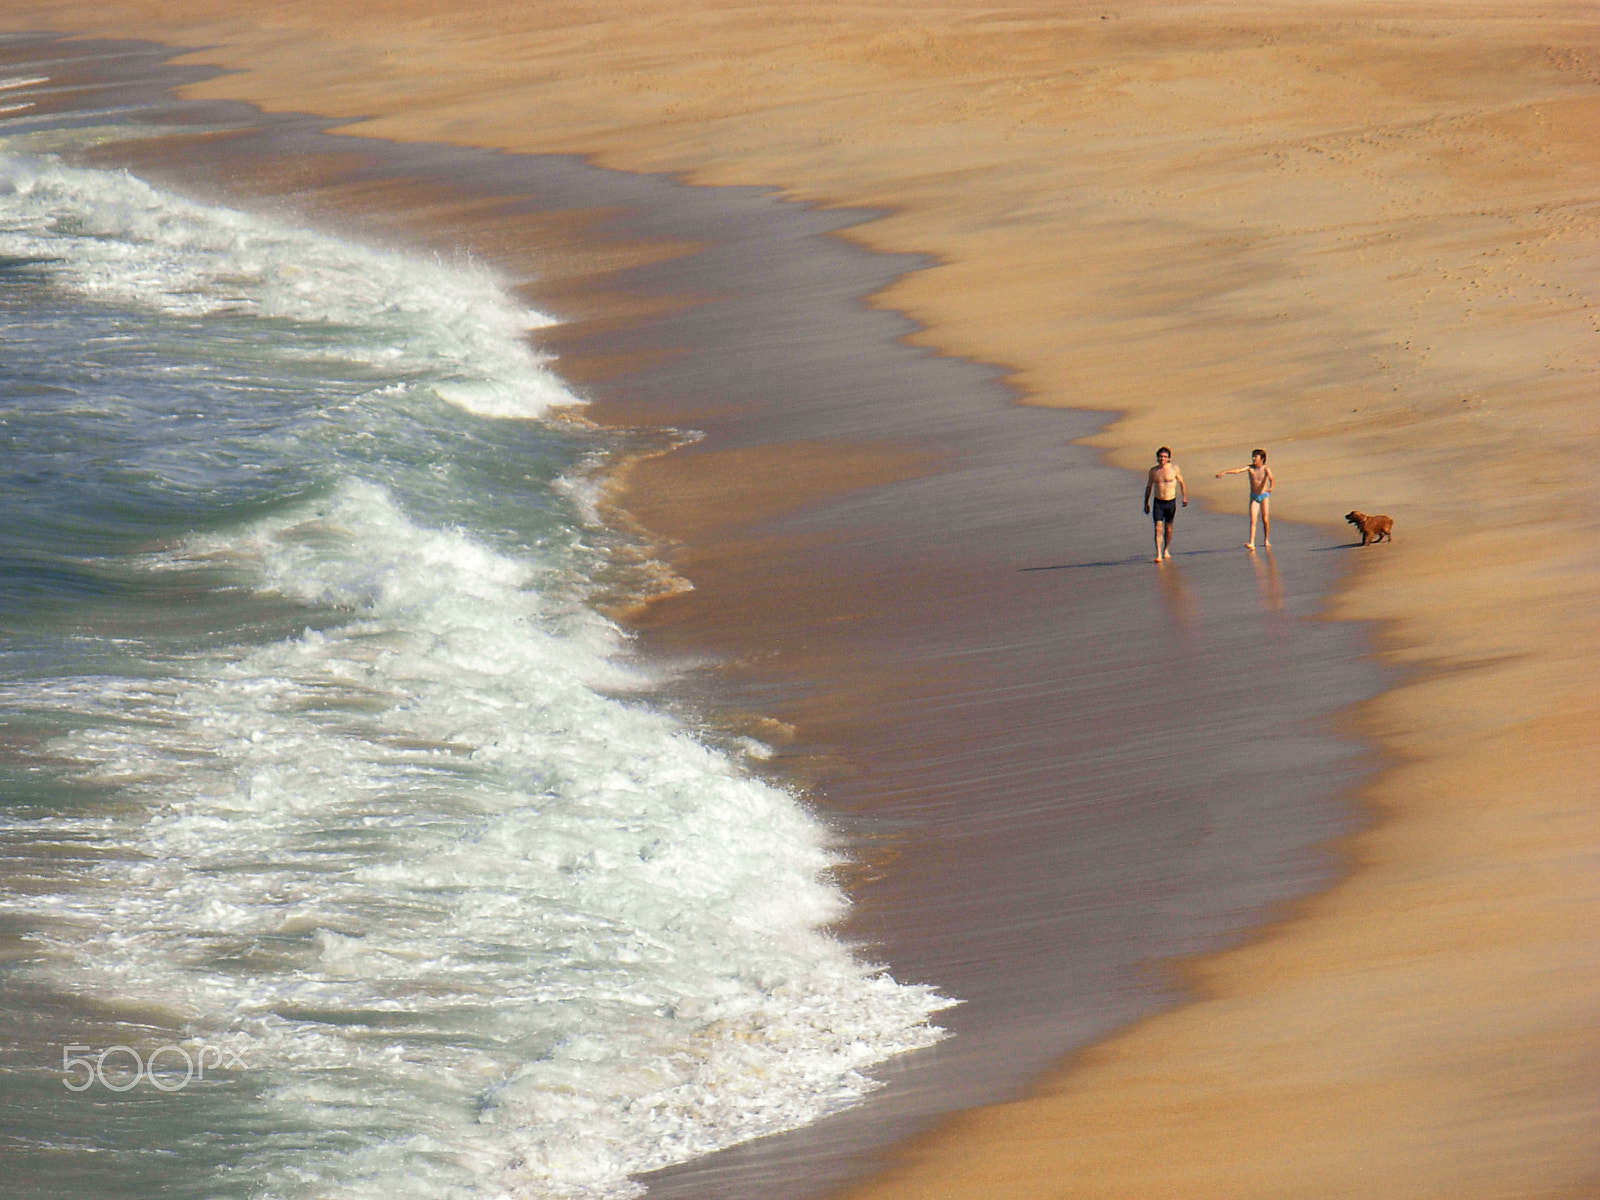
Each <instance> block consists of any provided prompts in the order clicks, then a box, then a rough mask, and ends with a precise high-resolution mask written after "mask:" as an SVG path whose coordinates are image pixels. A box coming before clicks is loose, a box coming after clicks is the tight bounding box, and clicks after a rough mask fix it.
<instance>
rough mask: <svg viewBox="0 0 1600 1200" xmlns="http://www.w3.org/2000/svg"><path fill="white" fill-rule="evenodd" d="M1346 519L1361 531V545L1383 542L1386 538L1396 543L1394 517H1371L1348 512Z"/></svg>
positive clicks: (1362, 513) (1360, 513) (1361, 513)
mask: <svg viewBox="0 0 1600 1200" xmlns="http://www.w3.org/2000/svg"><path fill="white" fill-rule="evenodd" d="M1344 519H1345V520H1346V521H1349V522H1350V524H1352V525H1354V526H1355V527H1356V528H1357V529H1359V530H1361V544H1362V545H1363V546H1365V545H1366V544H1367V543H1368V542H1381V541H1383V539H1384V538H1388V539H1389V540H1390V541H1391V542H1392V541H1394V518H1393V517H1384V516H1377V517H1369V516H1367V514H1366V513H1364V512H1347V513H1345V515H1344Z"/></svg>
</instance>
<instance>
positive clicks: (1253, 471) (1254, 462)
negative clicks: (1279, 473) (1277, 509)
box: [1217, 450, 1272, 550]
mask: <svg viewBox="0 0 1600 1200" xmlns="http://www.w3.org/2000/svg"><path fill="white" fill-rule="evenodd" d="M1241 471H1248V472H1250V540H1249V541H1248V542H1246V543H1245V544H1244V548H1245V549H1246V550H1254V549H1255V548H1256V513H1257V512H1258V511H1259V512H1260V513H1261V544H1262V545H1263V546H1265V547H1266V548H1267V549H1269V550H1270V549H1272V518H1271V516H1270V514H1269V512H1268V502H1269V501H1271V499H1272V468H1271V467H1269V466H1267V452H1266V451H1265V450H1252V451H1250V465H1249V466H1248V467H1229V468H1228V469H1227V470H1226V471H1218V472H1217V478H1218V479H1221V478H1222V477H1223V476H1224V475H1237V474H1239V473H1240V472H1241Z"/></svg>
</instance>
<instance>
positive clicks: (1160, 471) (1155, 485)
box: [1144, 446, 1189, 562]
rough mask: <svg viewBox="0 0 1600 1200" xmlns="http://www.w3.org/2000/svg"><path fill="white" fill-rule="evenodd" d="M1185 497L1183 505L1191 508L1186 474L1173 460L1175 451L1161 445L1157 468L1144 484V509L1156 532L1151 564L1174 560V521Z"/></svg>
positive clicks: (1153, 469) (1151, 470) (1152, 470)
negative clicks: (1153, 555)
mask: <svg viewBox="0 0 1600 1200" xmlns="http://www.w3.org/2000/svg"><path fill="white" fill-rule="evenodd" d="M1152 492H1154V493H1155V500H1156V506H1155V509H1154V510H1153V511H1152V509H1151V508H1150V494H1151V493H1152ZM1180 493H1181V494H1182V496H1183V506H1184V507H1185V508H1188V507H1189V485H1188V484H1186V483H1184V482H1183V472H1182V471H1180V470H1178V464H1177V463H1175V462H1173V461H1172V451H1171V450H1168V449H1167V448H1166V447H1165V446H1162V447H1161V448H1160V449H1159V450H1157V451H1156V465H1155V466H1153V467H1151V468H1150V474H1149V475H1148V476H1147V477H1146V479H1145V481H1144V510H1145V512H1147V513H1151V516H1152V519H1153V520H1154V522H1155V529H1156V556H1155V557H1154V558H1153V559H1151V560H1150V561H1151V562H1160V561H1161V560H1162V559H1164V558H1171V557H1172V518H1173V517H1175V516H1177V515H1178V496H1179V494H1180Z"/></svg>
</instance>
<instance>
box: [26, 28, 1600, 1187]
mask: <svg viewBox="0 0 1600 1200" xmlns="http://www.w3.org/2000/svg"><path fill="white" fill-rule="evenodd" d="M478 7H480V6H476V5H473V6H469V5H466V4H462V3H460V2H459V0H425V2H423V0H383V2H381V3H380V2H378V0H371V2H369V3H351V2H348V0H276V2H274V3H272V4H269V5H261V6H247V5H243V4H240V3H238V2H237V0H226V2H225V3H224V2H219V0H159V2H149V3H140V2H137V0H93V3H84V2H77V0H61V2H49V3H46V2H40V0H11V3H9V4H8V6H7V24H8V25H9V26H10V27H11V28H13V29H22V28H30V27H31V28H51V29H59V30H71V31H79V32H84V33H93V34H98V35H109V36H124V37H125V36H130V35H140V36H148V37H153V38H157V39H160V40H163V41H168V42H176V43H182V44H187V45H204V46H206V47H207V48H206V49H205V50H204V51H203V52H202V53H200V54H198V55H197V56H196V59H197V60H198V61H206V62H212V63H221V64H224V65H228V66H232V67H237V68H243V69H244V73H242V74H235V75H229V76H225V77H222V78H219V79H217V80H215V81H214V82H212V83H210V84H207V85H205V86H204V87H203V88H202V89H200V91H201V92H203V93H207V94H212V95H218V96H229V97H234V98H239V99H245V100H249V101H253V102H255V103H258V104H261V105H263V106H264V107H267V108H269V109H300V110H311V111H316V112H320V113H324V114H329V115H334V116H356V115H373V116H374V117H375V119H373V120H371V121H368V122H366V123H365V124H363V125H362V126H361V127H360V130H361V132H364V133H368V134H374V135H379V136H386V137H393V138H403V139H416V138H426V139H443V140H450V141H455V142H460V143H468V144H473V145H479V146H488V147H499V148H505V149H513V150H522V151H576V152H582V153H585V154H589V155H592V156H593V157H594V158H595V159H596V160H597V161H598V162H600V163H601V164H603V165H607V166H615V167H620V168H625V169H633V170H640V169H647V170H673V171H679V172H682V173H684V175H685V176H686V177H687V178H689V179H690V180H693V181H697V182H705V183H753V184H770V185H778V186H781V187H782V188H783V189H785V191H786V192H787V193H788V194H790V195H793V196H796V197H801V198H806V199H812V200H818V201H823V202H830V203H831V202H841V203H848V204H852V205H857V204H865V205H874V206H881V207H883V208H886V209H889V210H891V212H892V215H890V216H887V217H885V218H884V219H882V220H879V221H877V222H875V223H873V224H870V225H868V226H866V227H864V228H861V229H859V230H857V231H855V232H854V233H853V234H852V235H851V236H853V237H856V238H858V239H859V240H861V241H863V242H865V243H868V244H870V245H872V246H875V247H880V248H884V249H890V250H909V251H918V252H923V253H930V254H933V255H936V256H938V257H939V259H940V260H941V261H942V263H943V265H942V266H941V267H940V268H939V269H937V270H931V271H927V272H923V273H919V274H916V275H913V276H910V277H908V278H906V279H904V280H902V281H901V282H900V283H898V284H896V285H895V286H894V287H893V288H892V289H890V291H889V292H888V294H886V295H884V296H883V297H881V302H882V303H884V304H886V305H892V306H894V307H896V308H900V309H903V310H905V311H906V312H908V313H910V314H911V315H913V316H914V317H916V318H917V319H918V320H919V321H921V322H922V323H923V324H924V326H925V328H926V331H925V333H924V334H922V335H920V336H921V338H922V340H924V341H925V342H926V343H928V344H929V345H933V346H937V347H938V348H940V349H941V350H944V351H947V352H951V353H955V354H961V355H967V356H971V357H974V358H977V359H980V360H984V361H989V362H996V363H1003V364H1005V365H1006V366H1007V367H1009V368H1010V369H1011V370H1012V371H1013V372H1014V379H1015V381H1016V382H1017V383H1018V384H1019V385H1020V387H1022V388H1023V389H1024V390H1025V391H1026V393H1027V395H1028V398H1029V399H1030V401H1031V402H1033V403H1038V404H1045V405H1076V406H1084V407H1091V408H1105V409H1117V410H1121V411H1122V412H1124V413H1125V414H1126V415H1125V416H1124V417H1123V419H1122V420H1120V421H1118V422H1116V423H1115V424H1113V425H1112V426H1111V427H1110V428H1109V429H1108V430H1107V431H1106V432H1105V433H1104V434H1103V435H1102V436H1101V437H1100V438H1099V439H1098V444H1100V445H1102V446H1103V447H1104V449H1105V450H1106V452H1107V453H1108V454H1109V455H1110V457H1111V458H1112V460H1113V461H1115V462H1117V463H1119V464H1122V465H1124V466H1127V467H1130V468H1136V469H1137V468H1142V466H1143V465H1144V464H1145V463H1147V462H1148V461H1149V452H1150V448H1151V447H1152V446H1154V445H1155V444H1156V443H1157V442H1167V443H1170V444H1171V445H1173V446H1174V447H1176V448H1177V450H1178V452H1179V460H1180V462H1181V463H1182V464H1183V465H1184V467H1185V468H1186V471H1187V474H1188V476H1189V480H1190V483H1191V484H1192V485H1193V486H1194V487H1195V489H1196V490H1197V491H1198V492H1199V493H1200V494H1201V495H1202V496H1203V497H1205V498H1206V499H1208V500H1212V501H1214V502H1216V503H1218V504H1226V505H1238V504H1239V503H1240V501H1241V500H1242V496H1241V495H1240V493H1241V491H1242V487H1241V485H1240V484H1239V483H1238V481H1237V480H1235V479H1230V480H1228V481H1227V482H1226V486H1225V485H1224V484H1223V483H1220V482H1214V481H1213V480H1212V478H1211V473H1212V472H1213V471H1215V470H1217V469H1219V468H1221V467H1224V466H1232V465H1237V464H1240V463H1242V462H1243V461H1244V459H1245V457H1246V455H1247V454H1248V451H1249V448H1250V447H1251V446H1253V445H1265V446H1268V447H1270V448H1271V450H1272V465H1273V466H1274V468H1275V470H1276V472H1277V475H1278V479H1279V489H1278V492H1277V494H1276V495H1275V497H1274V504H1275V506H1276V512H1277V514H1278V515H1279V516H1282V517H1290V518H1294V519H1298V520H1304V521H1316V522H1337V521H1338V519H1339V517H1340V516H1341V514H1343V513H1344V512H1345V511H1346V510H1347V509H1350V508H1361V509H1363V510H1366V511H1368V512H1374V511H1376V512H1387V513H1389V514H1391V515H1393V516H1394V517H1395V518H1396V532H1397V538H1396V541H1395V543H1394V544H1393V545H1392V546H1382V547H1379V548H1376V549H1372V550H1367V551H1363V552H1361V557H1360V559H1359V562H1358V565H1357V566H1356V569H1355V570H1354V573H1353V576H1352V578H1351V579H1350V581H1349V583H1348V586H1346V588H1345V589H1344V590H1343V592H1342V594H1341V595H1340V596H1339V598H1338V600H1337V603H1336V605H1335V608H1336V613H1337V615H1338V616H1341V617H1348V618H1355V619H1367V620H1376V621H1380V622H1382V625H1381V631H1382V632H1381V639H1380V641H1381V645H1382V647H1383V650H1384V653H1385V654H1386V656H1387V657H1388V658H1389V659H1390V660H1391V661H1392V662H1393V663H1395V664H1397V665H1399V666H1402V667H1405V668H1407V674H1406V675H1405V677H1404V679H1403V680H1402V682H1401V683H1400V684H1399V686H1397V687H1396V688H1394V689H1393V690H1392V691H1390V692H1389V693H1387V694H1386V695H1384V696H1382V697H1380V698H1379V699H1377V700H1375V701H1373V702H1371V703H1370V704H1368V705H1366V706H1364V707H1363V709H1362V710H1361V711H1360V712H1359V713H1357V714H1355V715H1354V717H1353V723H1354V725H1355V726H1356V727H1357V728H1358V729H1359V731H1360V732H1361V733H1363V734H1364V735H1366V736H1369V737H1371V738H1373V739H1375V740H1376V741H1377V743H1378V744H1379V745H1380V746H1381V747H1383V748H1384V749H1385V751H1386V752H1387V755H1388V761H1389V762H1390V763H1391V764H1392V765H1391V766H1390V767H1389V768H1388V769H1387V770H1386V771H1385V772H1384V773H1383V774H1382V775H1381V776H1380V777H1378V778H1377V779H1376V780H1375V781H1374V782H1373V783H1372V784H1371V785H1370V786H1369V787H1368V788H1367V789H1366V793H1365V797H1364V798H1365V800H1366V801H1367V802H1369V803H1370V805H1371V806H1372V808H1373V810H1374V811H1375V812H1376V813H1378V814H1380V816H1381V820H1379V821H1378V822H1377V823H1376V824H1375V825H1374V827H1373V828H1371V829H1370V830H1369V831H1367V832H1365V833H1363V834H1361V835H1359V836H1357V837H1354V838H1352V839H1351V840H1350V842H1349V843H1348V845H1347V847H1346V853H1347V858H1348V863H1349V865H1350V867H1351V868H1352V870H1351V872H1350V874H1349V875H1348V876H1347V877H1346V878H1345V879H1344V880H1343V882H1341V883H1340V884H1338V885H1337V886H1336V887H1334V888H1333V889H1332V890H1331V891H1329V892H1328V893H1326V894H1324V895H1321V896H1319V897H1316V898H1314V899H1313V900H1311V901H1309V902H1307V903H1305V904H1304V905H1302V906H1301V907H1300V908H1299V909H1298V910H1297V911H1296V913H1295V914H1294V915H1293V916H1292V917H1291V918H1290V919H1288V920H1286V921H1284V922H1282V923H1280V924H1278V925H1277V926H1275V927H1273V928H1272V929H1270V930H1269V931H1267V932H1266V933H1264V934H1263V935H1261V936H1260V937H1258V938H1257V939H1255V940H1254V941H1253V942H1252V943H1251V944H1249V945H1247V946H1244V947H1242V948H1238V949H1234V950H1230V951H1228V952H1226V953H1222V954H1218V955H1214V956H1212V957H1210V958H1208V959H1206V960H1204V961H1201V962H1198V963H1195V964H1192V967H1191V970H1190V978H1191V979H1192V981H1193V984H1194V986H1195V988H1196V991H1197V997H1198V998H1197V999H1196V1000H1195V1002H1193V1003H1191V1004H1189V1005H1187V1006H1185V1007H1182V1008H1180V1009H1178V1010H1176V1011H1173V1012H1170V1013H1167V1014H1165V1015H1162V1016H1160V1017H1157V1018H1155V1019H1152V1020H1149V1021H1147V1022H1145V1023H1143V1024H1142V1025H1140V1026H1138V1027H1136V1028H1134V1029H1132V1030H1129V1031H1127V1032H1125V1033H1123V1034H1121V1035H1119V1036H1117V1037H1115V1038H1113V1039H1111V1040H1110V1041H1108V1042H1106V1043H1104V1044H1102V1045H1099V1046H1097V1047H1095V1048H1094V1049H1093V1050H1092V1051H1090V1052H1088V1053H1087V1054H1085V1055H1083V1056H1082V1057H1081V1058H1080V1059H1079V1060H1077V1061H1075V1062H1073V1063H1071V1064H1069V1065H1068V1066H1067V1067H1066V1068H1065V1069H1063V1070H1062V1071H1061V1072H1060V1073H1059V1074H1058V1075H1057V1076H1056V1077H1055V1078H1053V1079H1051V1080H1049V1081H1047V1082H1046V1083H1045V1084H1044V1085H1042V1086H1041V1087H1040V1088H1039V1089H1038V1090H1037V1092H1036V1094H1034V1095H1033V1096H1031V1097H1030V1098H1028V1099H1025V1100H1022V1101H1019V1102H1016V1103H1012V1104H1007V1105H1002V1106H998V1107H995V1108H990V1109H983V1110H978V1111H975V1112H971V1113H967V1114H965V1115H963V1116H961V1117H959V1118H957V1119H955V1120H953V1121H951V1122H949V1123H947V1125H946V1126H945V1127H943V1128H942V1129H940V1130H939V1131H937V1132H936V1133H935V1134H934V1135H933V1136H931V1137H929V1138H927V1139H925V1140H924V1141H923V1142H922V1143H919V1144H917V1145H914V1146H912V1147H909V1148H908V1149H907V1150H906V1151H905V1153H904V1154H903V1156H902V1158H901V1161H900V1163H899V1164H898V1165H897V1166H896V1167H895V1168H894V1169H893V1170H892V1171H891V1172H890V1173H889V1174H888V1175H887V1176H886V1177H884V1178H881V1179H878V1180H875V1181H873V1182H871V1183H870V1184H869V1185H867V1186H866V1187H864V1188H863V1189H861V1194H863V1195H872V1196H879V1195H882V1196H896V1197H898V1196H905V1197H917V1198H919V1200H925V1198H927V1197H934V1196H941V1197H942V1196H961V1197H965V1196H981V1197H986V1198H995V1197H1011V1196H1016V1197H1029V1198H1030V1200H1031V1198H1037V1197H1044V1196H1053V1195H1062V1196H1118V1197H1141V1198H1149V1197H1169V1196H1170V1197H1180V1196H1181V1197H1185V1198H1195V1197H1207V1196H1218V1197H1224V1196H1225V1197H1230V1198H1240V1197H1255V1196H1261V1197H1267V1196H1271V1197H1284V1196H1297V1197H1302V1196H1323V1195H1326V1196H1330V1197H1332V1196H1338V1197H1350V1196H1361V1197H1419V1198H1420V1197H1456V1198H1459V1197H1477V1196H1485V1197H1487V1196H1557V1195H1594V1194H1595V1193H1596V1190H1597V1189H1600V1047H1597V1043H1596V1038H1595V1034H1596V1029H1597V1027H1600V971H1597V967H1600V942H1597V930H1600V858H1597V855H1596V851H1597V849H1600V804H1597V803H1596V802H1597V801H1600V786H1597V785H1596V782H1595V780H1596V779H1597V777H1600V738H1597V737H1596V734H1597V733H1600V689H1597V686H1596V682H1595V681H1596V679H1597V678H1600V622H1597V621H1596V619H1595V614H1594V602H1595V599H1596V597H1597V596H1600V588H1597V586H1596V584H1597V565H1600V550H1597V545H1596V537H1595V535H1596V526H1597V521H1596V517H1595V515H1594V501H1593V498H1592V495H1593V491H1594V488H1593V483H1592V478H1591V477H1592V474H1593V471H1594V466H1593V464H1594V462H1595V461H1596V449H1597V446H1596V442H1597V430H1600V422H1597V420H1596V410H1597V405H1596V399H1595V388H1596V383H1597V372H1596V369H1595V360H1596V351H1597V349H1600V308H1597V306H1596V289H1597V288H1600V276H1597V274H1596V266H1597V255H1600V241H1597V237H1596V235H1597V232H1600V137H1597V135H1600V23H1597V21H1596V15H1597V14H1596V9H1595V7H1594V5H1593V4H1587V3H1586V4H1563V3H1551V4H1532V3H1528V4H1516V3H1507V2H1506V0H1495V2H1492V3H1491V2H1484V3H1462V4H1453V5H1446V4H1439V5H1413V4H1393V3H1391V4H1382V5H1379V4H1335V3H1323V2H1320V0H1294V2H1288V0H1286V2H1283V3H1279V4H1276V5H1247V4H1221V3H1211V4H1194V5H1163V4H1153V3H1138V2H1130V3H1121V2H1119V0H1107V2H1106V4H1104V5H1103V6H1100V5H1083V4H1076V3H1070V2H1068V3H1063V2H1062V0H1052V2H1049V3H1046V2H1043V0H1018V2H1014V3H1010V4H1005V5H995V6H983V7H979V6H965V7H950V6H942V5H938V4H929V3H926V2H925V0H918V2H917V3H912V2H910V0H880V2H878V3H875V4H873V5H870V6H867V5H847V4H838V3H771V4H757V3H732V2H722V0H678V2H676V3H673V4H670V5H669V4H663V3H659V2H657V3H648V4H647V3H642V2H640V0H589V2H588V3H585V4H582V5H578V4H562V3H555V2H550V3H538V4H524V5H516V6H504V5H502V6H493V7H491V6H488V5H483V6H481V7H482V8H484V9H485V10H486V11H484V12H477V11H472V10H473V9H476V8H478ZM1242 526H1243V522H1242V520H1241V529H1240V532H1241V534H1242V533H1243V527H1242ZM1355 553H1356V552H1354V551H1352V552H1351V554H1352V555H1353V554H1355Z"/></svg>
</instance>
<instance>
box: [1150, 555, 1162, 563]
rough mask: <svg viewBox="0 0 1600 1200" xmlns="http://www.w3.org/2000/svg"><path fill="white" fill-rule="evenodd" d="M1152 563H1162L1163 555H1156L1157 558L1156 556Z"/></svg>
mask: <svg viewBox="0 0 1600 1200" xmlns="http://www.w3.org/2000/svg"><path fill="white" fill-rule="evenodd" d="M1150 561H1151V562H1160V561H1161V555H1159V554H1158V555H1156V556H1155V557H1154V558H1152V559H1151V560H1150Z"/></svg>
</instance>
